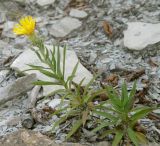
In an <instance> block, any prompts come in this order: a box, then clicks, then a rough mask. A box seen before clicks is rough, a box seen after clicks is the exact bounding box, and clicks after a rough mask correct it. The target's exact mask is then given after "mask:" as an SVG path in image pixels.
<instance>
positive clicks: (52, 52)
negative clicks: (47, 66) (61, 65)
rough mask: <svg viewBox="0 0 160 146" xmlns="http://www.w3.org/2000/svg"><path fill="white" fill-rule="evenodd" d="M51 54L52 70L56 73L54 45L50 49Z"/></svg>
mask: <svg viewBox="0 0 160 146" xmlns="http://www.w3.org/2000/svg"><path fill="white" fill-rule="evenodd" d="M51 54H52V62H51V63H52V66H53V67H54V68H53V71H54V72H55V73H56V70H57V63H56V58H55V46H53V50H52V51H51Z"/></svg>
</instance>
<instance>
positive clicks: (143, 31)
mask: <svg viewBox="0 0 160 146" xmlns="http://www.w3.org/2000/svg"><path fill="white" fill-rule="evenodd" d="M158 42H160V23H157V24H152V23H143V22H130V23H128V29H127V30H126V31H124V46H125V47H127V48H128V49H130V50H143V49H144V48H145V47H147V46H148V45H153V44H155V43H158Z"/></svg>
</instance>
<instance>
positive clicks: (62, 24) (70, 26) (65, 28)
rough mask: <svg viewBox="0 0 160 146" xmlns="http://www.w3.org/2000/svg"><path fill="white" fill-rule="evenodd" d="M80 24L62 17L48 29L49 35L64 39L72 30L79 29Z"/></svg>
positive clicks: (69, 18) (73, 19) (77, 21)
mask: <svg viewBox="0 0 160 146" xmlns="http://www.w3.org/2000/svg"><path fill="white" fill-rule="evenodd" d="M81 25H82V22H81V21H79V20H77V19H75V18H71V17H64V18H63V19H61V20H58V21H56V23H55V24H53V26H52V27H51V28H50V30H49V31H50V34H51V35H53V36H54V37H57V38H59V37H65V36H67V35H68V34H69V33H71V32H72V31H73V30H75V29H78V28H79V27H81Z"/></svg>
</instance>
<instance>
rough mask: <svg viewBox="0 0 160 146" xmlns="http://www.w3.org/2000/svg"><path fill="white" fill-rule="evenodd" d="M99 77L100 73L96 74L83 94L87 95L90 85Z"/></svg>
mask: <svg viewBox="0 0 160 146" xmlns="http://www.w3.org/2000/svg"><path fill="white" fill-rule="evenodd" d="M97 77H98V75H94V76H93V78H92V79H91V80H90V81H89V83H88V84H87V85H86V86H85V88H84V93H83V96H84V95H86V93H87V91H88V90H89V87H90V86H91V85H92V84H93V82H94V81H95V79H96V78H97Z"/></svg>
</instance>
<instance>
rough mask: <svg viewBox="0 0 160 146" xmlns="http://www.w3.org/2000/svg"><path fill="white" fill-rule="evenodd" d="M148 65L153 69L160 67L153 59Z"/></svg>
mask: <svg viewBox="0 0 160 146" xmlns="http://www.w3.org/2000/svg"><path fill="white" fill-rule="evenodd" d="M148 63H149V65H150V66H151V67H158V66H159V65H158V63H157V62H155V61H154V60H153V59H152V58H150V59H149V61H148Z"/></svg>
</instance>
